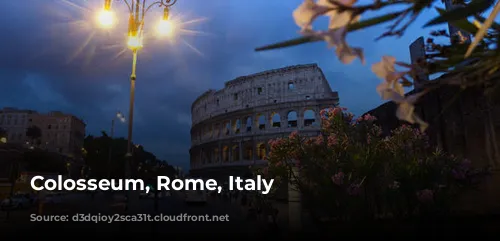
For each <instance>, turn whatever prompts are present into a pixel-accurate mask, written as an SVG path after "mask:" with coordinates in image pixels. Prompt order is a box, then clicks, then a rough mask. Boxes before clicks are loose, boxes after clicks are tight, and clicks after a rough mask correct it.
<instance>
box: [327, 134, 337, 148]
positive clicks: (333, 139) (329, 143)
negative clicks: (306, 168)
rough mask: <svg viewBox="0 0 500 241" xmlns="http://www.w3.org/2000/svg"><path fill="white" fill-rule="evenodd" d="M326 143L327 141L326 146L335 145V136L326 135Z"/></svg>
mask: <svg viewBox="0 0 500 241" xmlns="http://www.w3.org/2000/svg"><path fill="white" fill-rule="evenodd" d="M327 143H328V147H333V146H335V145H337V143H338V141H337V138H335V136H333V135H330V136H328V139H327Z"/></svg>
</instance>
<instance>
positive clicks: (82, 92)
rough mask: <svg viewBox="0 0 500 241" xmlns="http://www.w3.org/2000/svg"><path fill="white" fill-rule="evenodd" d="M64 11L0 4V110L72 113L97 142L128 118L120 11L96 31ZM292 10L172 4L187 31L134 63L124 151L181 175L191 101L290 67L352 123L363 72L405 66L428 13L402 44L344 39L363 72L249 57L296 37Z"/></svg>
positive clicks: (84, 17) (82, 7)
mask: <svg viewBox="0 0 500 241" xmlns="http://www.w3.org/2000/svg"><path fill="white" fill-rule="evenodd" d="M73 2H74V3H75V5H74V6H73V5H72V4H69V3H68V2H65V1H61V0H23V1H5V2H2V4H3V6H2V8H0V22H1V23H2V24H1V25H0V31H1V33H2V34H1V35H2V41H1V44H0V53H2V58H1V59H0V76H1V79H0V81H1V85H0V86H1V87H0V106H12V107H18V108H29V109H35V110H38V111H41V112H45V111H50V110H61V111H65V112H69V113H73V114H75V115H77V116H79V117H81V118H83V119H84V120H85V121H86V122H87V124H88V127H87V132H88V134H99V132H100V131H101V130H109V128H110V121H111V118H112V117H113V115H114V113H115V112H116V111H118V110H121V111H123V112H125V113H127V111H128V100H129V81H128V78H129V74H130V66H131V54H130V52H129V51H127V52H125V53H124V54H122V55H119V53H120V51H121V50H122V49H123V48H124V47H125V34H126V31H125V30H126V21H127V17H126V13H125V11H124V10H125V9H124V4H122V3H120V4H115V6H116V7H118V6H120V5H121V6H120V8H119V9H117V10H118V11H119V12H118V15H119V17H120V18H119V19H120V20H121V22H120V23H119V24H118V26H116V28H115V29H114V30H112V31H103V30H100V29H98V28H97V26H95V23H94V19H95V11H97V10H96V9H99V8H100V7H101V6H102V3H103V1H102V0H87V1H84V0H73ZM150 2H152V1H150ZM363 2H370V1H361V3H363ZM300 3H301V0H252V1H248V0H178V3H177V4H176V5H175V6H174V7H173V8H172V10H171V11H172V14H173V15H174V17H177V18H179V17H180V18H181V19H182V21H183V22H191V23H187V24H184V25H182V26H183V27H182V28H183V29H186V30H190V31H183V33H180V34H179V35H178V36H177V37H176V38H175V39H174V40H165V39H163V40H162V39H158V38H156V37H155V36H150V38H148V39H146V40H145V48H144V49H143V51H142V52H141V53H140V54H139V62H138V70H137V71H138V72H137V74H138V77H137V94H136V112H135V123H134V132H135V136H134V142H136V143H139V144H142V145H144V146H145V148H146V149H147V150H150V151H152V152H153V153H154V154H156V155H157V156H158V157H159V158H161V159H166V160H168V161H169V162H170V163H172V164H176V165H181V166H183V167H184V168H187V167H188V166H189V164H188V162H189V154H188V150H189V146H190V136H189V128H190V105H191V102H192V101H193V100H194V99H195V98H196V97H197V96H198V95H199V94H200V93H202V92H203V91H205V90H206V89H208V88H217V89H219V88H222V86H223V83H224V82H225V81H228V80H231V79H233V78H236V77H238V76H241V75H247V74H252V73H254V72H259V71H264V70H266V69H273V68H279V67H284V66H287V65H295V64H306V63H318V64H319V66H320V67H321V68H322V69H323V71H324V72H325V74H326V77H327V78H328V80H329V82H330V84H331V86H332V88H333V89H334V90H336V91H338V92H339V94H340V101H341V105H342V106H345V107H347V108H349V110H350V111H352V112H354V113H355V114H361V113H363V112H365V111H367V110H369V109H371V108H373V107H376V106H377V105H379V104H380V103H381V101H380V98H379V96H378V95H377V93H376V92H375V87H376V85H377V84H378V83H379V82H380V81H379V80H378V79H377V78H376V76H375V75H374V74H372V73H371V71H370V66H371V64H373V63H374V62H377V61H378V60H379V59H380V58H381V56H382V55H393V56H395V57H396V58H397V59H399V60H402V61H409V53H408V45H409V44H410V43H411V42H412V41H413V40H414V39H416V38H417V37H419V36H421V35H425V34H427V33H428V32H429V31H430V29H425V30H423V29H421V26H423V24H424V23H425V22H426V21H427V20H428V19H429V18H431V17H433V16H435V11H434V10H432V9H429V10H427V11H426V13H425V14H424V15H423V16H421V17H420V18H419V19H418V20H417V21H415V23H414V24H413V25H412V27H410V28H409V29H408V31H407V33H406V35H405V36H404V37H402V38H389V39H383V40H380V41H378V42H375V41H374V39H375V38H376V37H377V36H378V35H379V34H381V33H382V32H383V30H384V28H385V26H379V27H374V28H370V29H366V30H361V31H358V32H355V33H353V34H350V35H349V36H348V40H349V42H350V43H351V45H353V46H360V47H364V48H365V56H366V62H367V63H366V65H362V64H361V63H360V62H359V61H355V62H354V63H353V64H351V65H342V64H341V63H340V62H339V61H338V60H337V59H336V57H335V54H334V52H333V50H328V49H327V48H326V44H325V43H314V44H309V45H303V46H300V47H294V48H287V49H280V50H274V51H268V52H254V51H253V49H254V48H255V47H259V46H262V45H266V44H270V43H274V42H277V41H281V40H286V39H289V38H293V37H296V36H297V31H298V27H296V25H295V24H294V22H293V19H292V11H293V10H294V9H295V8H296V7H297V6H298V5H299V4H300ZM161 12H162V11H161V9H153V12H151V14H150V15H149V16H147V22H146V24H148V23H150V25H149V26H146V31H148V32H150V33H153V32H154V26H151V25H152V24H154V23H155V21H156V20H157V19H158V18H159V16H160V15H161ZM370 16H373V14H372V13H370V14H367V15H366V16H363V17H370ZM440 27H443V28H444V27H445V26H444V25H443V26H440ZM88 39H90V40H89V41H87V40H88ZM85 43H87V44H85ZM117 134H118V135H119V136H126V127H125V125H118V127H117Z"/></svg>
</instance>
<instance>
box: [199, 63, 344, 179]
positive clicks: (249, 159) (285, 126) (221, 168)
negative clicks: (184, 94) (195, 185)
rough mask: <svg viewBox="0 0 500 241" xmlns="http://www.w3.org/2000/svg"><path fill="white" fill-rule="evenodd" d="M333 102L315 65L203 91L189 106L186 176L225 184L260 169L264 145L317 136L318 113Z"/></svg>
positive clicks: (266, 148) (334, 95)
mask: <svg viewBox="0 0 500 241" xmlns="http://www.w3.org/2000/svg"><path fill="white" fill-rule="evenodd" d="M338 102H339V97H338V93H337V92H334V91H332V89H331V87H330V85H329V83H328V81H327V80H326V78H325V76H324V74H323V72H322V71H321V69H320V68H319V67H318V66H317V65H316V64H308V65H297V66H289V67H285V68H280V69H274V70H269V71H265V72H261V73H256V74H253V75H249V76H243V77H238V78H236V79H234V80H232V81H229V82H226V83H225V87H224V88H223V89H221V90H208V91H206V92H205V93H204V94H202V95H201V96H199V97H198V98H197V99H196V100H195V101H194V103H193V104H192V109H191V113H192V128H191V149H190V157H191V160H190V166H191V171H190V173H191V175H195V176H200V177H205V176H207V177H208V176H209V177H211V178H216V177H217V176H220V177H224V176H225V177H224V178H227V173H231V174H232V175H244V174H245V172H248V170H249V168H248V167H249V166H253V165H265V164H266V156H267V154H268V153H269V149H270V148H269V145H268V141H269V140H271V139H275V138H278V137H285V136H288V135H289V134H290V133H291V132H293V131H299V132H300V133H301V134H302V135H310V136H317V135H319V131H320V116H319V113H320V111H321V110H322V109H326V108H332V107H335V106H337V105H338Z"/></svg>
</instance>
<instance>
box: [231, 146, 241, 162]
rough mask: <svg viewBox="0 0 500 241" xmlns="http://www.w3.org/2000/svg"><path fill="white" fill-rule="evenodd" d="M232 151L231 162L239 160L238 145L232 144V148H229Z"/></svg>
mask: <svg viewBox="0 0 500 241" xmlns="http://www.w3.org/2000/svg"><path fill="white" fill-rule="evenodd" d="M231 153H232V160H231V161H233V162H237V161H239V160H240V147H239V146H238V145H233V148H232V149H231Z"/></svg>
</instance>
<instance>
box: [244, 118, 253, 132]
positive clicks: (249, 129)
mask: <svg viewBox="0 0 500 241" xmlns="http://www.w3.org/2000/svg"><path fill="white" fill-rule="evenodd" d="M245 121H246V123H245V124H246V125H245V126H246V128H247V132H251V131H252V124H253V122H252V117H251V116H248V117H247V118H246V119H245Z"/></svg>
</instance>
